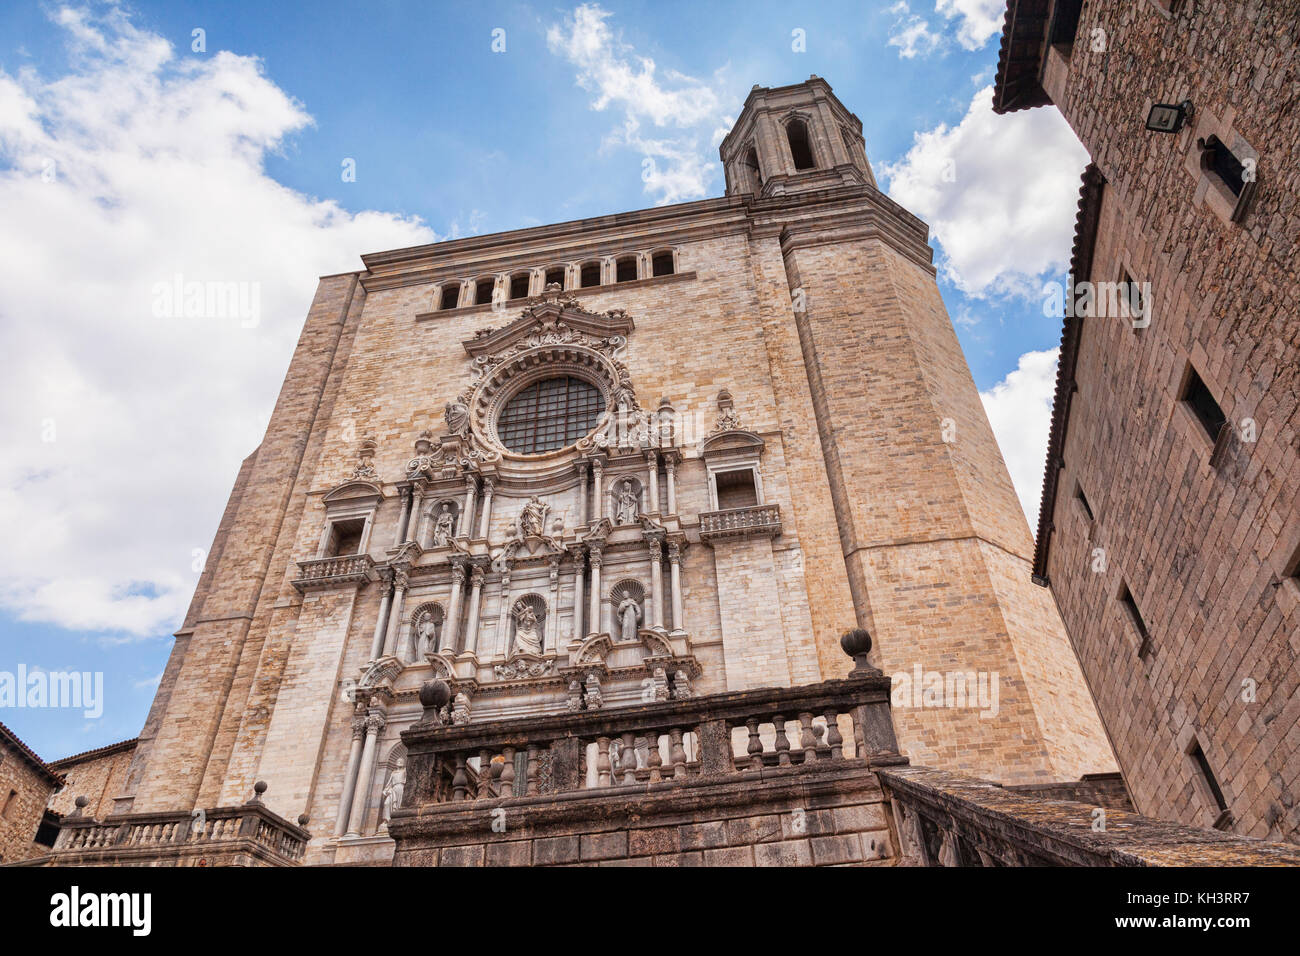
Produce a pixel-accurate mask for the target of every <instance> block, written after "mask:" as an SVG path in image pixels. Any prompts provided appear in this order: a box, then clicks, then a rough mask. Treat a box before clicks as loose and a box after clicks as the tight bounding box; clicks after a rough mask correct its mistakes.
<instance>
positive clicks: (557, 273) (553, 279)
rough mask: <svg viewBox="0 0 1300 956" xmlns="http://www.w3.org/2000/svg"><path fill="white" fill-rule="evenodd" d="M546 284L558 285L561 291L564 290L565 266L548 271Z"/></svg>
mask: <svg viewBox="0 0 1300 956" xmlns="http://www.w3.org/2000/svg"><path fill="white" fill-rule="evenodd" d="M546 284H547V285H558V286H559V287H560V288H561V289H563V288H564V266H560V267H559V268H558V269H547V270H546Z"/></svg>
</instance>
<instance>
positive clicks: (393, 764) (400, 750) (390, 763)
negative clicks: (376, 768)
mask: <svg viewBox="0 0 1300 956" xmlns="http://www.w3.org/2000/svg"><path fill="white" fill-rule="evenodd" d="M405 759H406V744H404V743H402V742H401V741H400V740H399V741H397V743H395V744H393V746H392V747H390V748H389V750H388V755H387V756H386V757H385V758H384V760H383V763H381V764H380V766H381V767H383V768H384V769H385V770H390V771H391V770H396V769H397V761H399V760H405Z"/></svg>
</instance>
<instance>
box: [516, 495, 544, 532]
mask: <svg viewBox="0 0 1300 956" xmlns="http://www.w3.org/2000/svg"><path fill="white" fill-rule="evenodd" d="M550 510H551V509H550V507H549V506H547V505H545V504H543V503H542V500H541V499H540V498H538V497H537V496H536V495H533V496H532V497H531V498H529V499H528V503H527V504H525V505H524V509H523V511H521V512H519V533H520V535H521V536H523V537H525V538H526V537H528V536H530V535H535V536H537V537H540V536H541V535H542V533H543V532H544V531H545V530H546V512H548V511H550Z"/></svg>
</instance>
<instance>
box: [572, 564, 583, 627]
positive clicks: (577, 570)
mask: <svg viewBox="0 0 1300 956" xmlns="http://www.w3.org/2000/svg"><path fill="white" fill-rule="evenodd" d="M582 583H583V582H582V552H581V551H575V552H574V555H573V636H574V637H575V638H576V639H577V640H582V639H583V638H584V637H585V636H586V634H585V633H584V632H583V630H582Z"/></svg>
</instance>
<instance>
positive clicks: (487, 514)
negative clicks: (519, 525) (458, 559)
mask: <svg viewBox="0 0 1300 956" xmlns="http://www.w3.org/2000/svg"><path fill="white" fill-rule="evenodd" d="M495 490H496V482H494V481H493V480H492V479H491V478H484V479H483V514H482V515H480V516H479V517H480V520H479V523H478V536H479V537H480V538H483V539H486V538H487V536H488V524H489V523H490V522H491V521H492V492H494V491H495Z"/></svg>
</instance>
